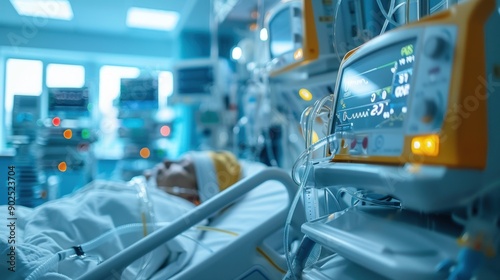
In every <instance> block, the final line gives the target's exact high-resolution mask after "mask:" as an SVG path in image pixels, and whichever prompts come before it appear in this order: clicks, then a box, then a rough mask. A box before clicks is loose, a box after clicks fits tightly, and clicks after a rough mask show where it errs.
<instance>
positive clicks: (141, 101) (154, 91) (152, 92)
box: [119, 78, 158, 110]
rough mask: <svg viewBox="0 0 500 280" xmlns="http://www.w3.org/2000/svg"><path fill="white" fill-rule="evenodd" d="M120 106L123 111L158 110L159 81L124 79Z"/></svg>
mask: <svg viewBox="0 0 500 280" xmlns="http://www.w3.org/2000/svg"><path fill="white" fill-rule="evenodd" d="M119 104H120V108H121V109H135V110H152V109H158V80H157V79H153V78H144V79H122V80H121V84H120V98H119Z"/></svg>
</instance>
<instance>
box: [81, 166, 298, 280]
mask: <svg viewBox="0 0 500 280" xmlns="http://www.w3.org/2000/svg"><path fill="white" fill-rule="evenodd" d="M269 180H274V181H278V182H280V183H282V184H283V185H284V186H285V187H286V189H287V192H288V194H289V197H293V195H294V194H295V193H296V191H297V190H296V185H295V183H294V182H293V181H292V179H291V178H290V175H288V174H287V173H286V172H285V171H284V170H282V169H279V168H274V167H270V168H266V169H264V170H262V171H260V172H258V173H257V174H255V175H254V176H252V177H247V178H244V179H242V180H240V181H239V182H237V183H236V184H235V185H234V186H232V187H231V188H228V189H226V190H224V191H223V192H220V193H218V194H217V195H215V196H213V197H212V198H210V199H209V200H207V201H206V202H204V203H202V204H200V205H199V206H197V207H195V208H193V209H191V210H190V211H189V212H187V213H185V214H184V215H182V216H181V217H179V218H177V219H175V220H174V221H172V222H171V223H170V224H169V225H168V226H166V227H162V228H160V229H157V230H156V231H154V232H153V233H151V234H149V235H148V236H147V237H145V238H142V239H141V240H139V241H137V242H136V243H134V244H132V245H130V246H129V247H127V248H126V249H124V250H122V251H121V252H119V253H118V254H116V255H114V256H113V257H111V258H110V259H108V260H105V261H104V262H102V263H101V264H100V265H98V266H97V267H96V268H95V269H94V270H92V271H89V272H87V273H86V274H84V275H82V276H81V277H79V278H78V279H80V280H93V279H103V278H105V277H106V276H109V275H110V274H111V271H114V270H121V269H122V268H124V267H126V266H128V265H129V264H130V263H132V262H133V261H134V260H136V259H137V258H138V257H141V256H143V255H144V254H146V253H148V252H150V251H152V250H154V249H155V248H157V247H158V246H159V245H160V244H163V243H165V242H167V241H169V240H170V239H172V238H174V237H175V236H177V235H178V234H180V233H182V232H183V231H185V230H187V229H189V228H190V227H192V226H194V225H196V224H197V223H199V222H201V221H202V220H203V219H206V218H207V217H209V216H210V215H212V214H213V213H215V212H217V211H219V210H221V209H222V208H224V207H226V206H227V205H229V204H231V203H233V202H234V201H236V200H237V199H238V198H240V197H241V196H242V195H244V194H246V193H248V192H249V191H250V190H252V189H254V188H255V187H257V186H259V185H260V184H262V183H264V182H266V181H269ZM288 206H289V205H288Z"/></svg>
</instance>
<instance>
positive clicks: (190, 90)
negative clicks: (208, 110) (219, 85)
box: [176, 65, 215, 95]
mask: <svg viewBox="0 0 500 280" xmlns="http://www.w3.org/2000/svg"><path fill="white" fill-rule="evenodd" d="M176 75H177V76H176V83H177V94H179V95H199V94H207V95H210V94H211V93H212V91H211V89H212V86H213V85H214V78H215V77H214V66H213V65H206V66H197V67H186V68H179V69H178V70H177V72H176Z"/></svg>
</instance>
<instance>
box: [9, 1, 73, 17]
mask: <svg viewBox="0 0 500 280" xmlns="http://www.w3.org/2000/svg"><path fill="white" fill-rule="evenodd" d="M10 2H11V3H12V6H14V9H16V11H17V13H18V14H19V15H21V16H30V17H41V18H51V19H59V20H72V19H73V10H72V9H71V4H70V3H69V2H68V1H67V0H10Z"/></svg>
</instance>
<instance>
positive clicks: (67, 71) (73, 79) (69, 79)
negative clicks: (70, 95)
mask: <svg viewBox="0 0 500 280" xmlns="http://www.w3.org/2000/svg"><path fill="white" fill-rule="evenodd" d="M45 83H46V84H47V87H49V88H81V87H83V86H84V85H85V68H84V67H83V66H81V65H70V64H49V65H48V66H47V78H46V81H45Z"/></svg>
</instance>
